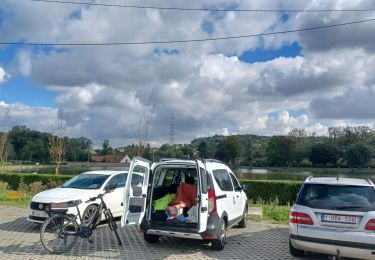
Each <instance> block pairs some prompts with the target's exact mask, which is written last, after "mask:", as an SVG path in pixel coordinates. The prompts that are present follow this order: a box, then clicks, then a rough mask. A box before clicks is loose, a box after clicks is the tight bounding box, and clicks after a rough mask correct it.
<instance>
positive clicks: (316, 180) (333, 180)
mask: <svg viewBox="0 0 375 260" xmlns="http://www.w3.org/2000/svg"><path fill="white" fill-rule="evenodd" d="M305 183H313V184H330V185H358V186H374V184H373V183H372V181H370V180H369V179H357V178H341V177H309V178H307V179H306V181H305Z"/></svg>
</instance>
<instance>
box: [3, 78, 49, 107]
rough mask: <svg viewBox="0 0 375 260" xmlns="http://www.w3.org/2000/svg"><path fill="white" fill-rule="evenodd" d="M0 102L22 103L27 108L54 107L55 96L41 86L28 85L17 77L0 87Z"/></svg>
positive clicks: (23, 79) (24, 80)
mask: <svg viewBox="0 0 375 260" xmlns="http://www.w3.org/2000/svg"><path fill="white" fill-rule="evenodd" d="M0 97H1V98H0V100H1V101H4V102H5V103H8V104H12V103H22V104H25V105H28V106H40V107H55V104H54V102H53V100H54V98H55V97H56V94H55V93H54V92H52V91H49V90H47V89H45V88H43V87H41V86H37V85H32V84H30V83H29V82H28V81H27V80H26V79H25V78H24V77H22V76H20V75H17V76H14V77H11V78H10V79H9V81H7V82H5V83H3V84H1V85H0Z"/></svg>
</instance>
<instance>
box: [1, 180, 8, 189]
mask: <svg viewBox="0 0 375 260" xmlns="http://www.w3.org/2000/svg"><path fill="white" fill-rule="evenodd" d="M8 187H9V185H8V183H7V182H4V181H0V191H6V190H7V189H8Z"/></svg>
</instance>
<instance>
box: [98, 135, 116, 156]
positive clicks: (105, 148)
mask: <svg viewBox="0 0 375 260" xmlns="http://www.w3.org/2000/svg"><path fill="white" fill-rule="evenodd" d="M112 152H113V148H112V147H111V146H110V145H109V139H105V140H104V142H103V144H102V150H101V152H100V154H101V155H104V156H105V155H108V154H111V153H112Z"/></svg>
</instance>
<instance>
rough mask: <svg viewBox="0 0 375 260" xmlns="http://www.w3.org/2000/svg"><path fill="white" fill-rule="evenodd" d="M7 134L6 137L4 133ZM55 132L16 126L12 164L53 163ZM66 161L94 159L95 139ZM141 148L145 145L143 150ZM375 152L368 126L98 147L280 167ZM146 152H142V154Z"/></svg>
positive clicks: (360, 161) (11, 136)
mask: <svg viewBox="0 0 375 260" xmlns="http://www.w3.org/2000/svg"><path fill="white" fill-rule="evenodd" d="M0 134H1V133H0ZM53 136H55V135H52V134H50V133H44V132H39V131H36V130H32V129H29V128H27V127H26V126H16V127H13V128H12V129H11V130H9V131H8V132H7V139H8V141H7V147H6V161H29V162H31V163H35V162H39V163H44V164H49V163H51V162H54V160H53V158H52V154H51V137H53ZM63 138H64V139H67V148H66V154H65V156H64V160H67V161H90V156H91V153H92V151H93V149H92V141H91V140H90V139H88V138H86V137H80V138H68V137H66V136H64V137H63ZM139 145H142V147H141V148H140V147H139ZM374 149H375V131H374V130H373V129H372V128H370V127H367V126H356V127H349V126H347V127H330V128H329V129H328V135H326V136H317V135H316V134H315V133H311V132H308V131H307V130H305V129H302V128H299V129H293V130H291V131H290V132H289V133H288V134H287V135H283V136H282V135H280V136H260V135H251V134H247V135H232V136H220V135H215V136H211V137H205V138H197V139H194V140H192V141H191V143H190V144H175V145H170V144H167V143H166V144H163V145H161V146H160V147H151V146H150V144H148V143H147V142H145V141H144V142H142V144H140V142H137V141H136V142H135V143H134V144H130V145H127V146H123V147H118V148H113V147H112V146H111V144H110V141H109V139H106V140H104V142H103V143H102V146H101V147H100V148H98V149H96V154H99V155H107V154H118V153H121V154H127V155H129V156H130V157H133V156H143V157H145V158H147V159H149V160H150V161H158V160H160V159H161V158H180V159H194V158H197V157H200V158H202V159H208V158H213V159H218V160H221V161H224V162H226V163H228V164H231V165H235V166H239V165H242V166H258V167H267V166H278V167H308V166H313V167H350V168H352V167H368V166H370V165H371V159H372V156H373V154H374ZM140 151H142V152H141V154H140Z"/></svg>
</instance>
